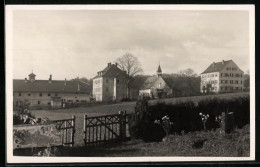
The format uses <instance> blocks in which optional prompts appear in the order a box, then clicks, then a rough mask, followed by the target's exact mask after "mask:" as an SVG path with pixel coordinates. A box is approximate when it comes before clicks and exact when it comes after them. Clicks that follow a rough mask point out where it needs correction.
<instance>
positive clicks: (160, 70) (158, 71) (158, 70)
mask: <svg viewBox="0 0 260 167" xmlns="http://www.w3.org/2000/svg"><path fill="white" fill-rule="evenodd" d="M161 72H162V69H161V66H160V64H159V66H158V69H157V73H161Z"/></svg>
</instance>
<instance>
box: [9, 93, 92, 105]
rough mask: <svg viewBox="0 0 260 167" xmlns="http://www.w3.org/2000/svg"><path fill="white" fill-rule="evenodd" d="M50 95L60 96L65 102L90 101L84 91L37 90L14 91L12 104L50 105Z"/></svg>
mask: <svg viewBox="0 0 260 167" xmlns="http://www.w3.org/2000/svg"><path fill="white" fill-rule="evenodd" d="M51 97H61V99H64V100H65V102H67V101H70V102H74V103H75V102H82V100H84V101H90V95H89V94H86V93H39V92H14V95H13V98H14V99H13V101H14V105H21V104H25V103H27V104H29V105H30V106H36V107H37V106H39V107H40V106H41V107H51V102H52V99H51Z"/></svg>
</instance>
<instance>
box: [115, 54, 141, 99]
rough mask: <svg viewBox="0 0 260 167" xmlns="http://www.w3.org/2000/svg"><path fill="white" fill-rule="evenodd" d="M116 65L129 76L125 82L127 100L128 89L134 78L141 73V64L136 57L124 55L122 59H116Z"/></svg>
mask: <svg viewBox="0 0 260 167" xmlns="http://www.w3.org/2000/svg"><path fill="white" fill-rule="evenodd" d="M116 63H117V64H118V67H119V68H120V69H121V70H123V71H126V73H127V75H128V76H129V79H128V81H127V97H128V98H129V94H130V87H131V84H132V83H133V80H134V76H135V75H137V74H140V73H142V72H143V69H142V68H141V63H140V62H139V61H138V59H137V57H135V56H134V55H133V54H131V53H126V54H124V55H123V56H122V57H119V58H117V59H116Z"/></svg>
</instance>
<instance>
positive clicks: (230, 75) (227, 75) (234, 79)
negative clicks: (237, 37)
mask: <svg viewBox="0 0 260 167" xmlns="http://www.w3.org/2000/svg"><path fill="white" fill-rule="evenodd" d="M232 68H233V69H232ZM243 82H244V73H243V71H242V70H240V69H239V68H238V67H237V66H236V65H235V64H233V63H230V64H228V65H227V66H226V67H225V68H224V69H222V70H221V71H220V85H219V86H220V92H230V91H231V92H235V91H242V90H243V89H244V84H243Z"/></svg>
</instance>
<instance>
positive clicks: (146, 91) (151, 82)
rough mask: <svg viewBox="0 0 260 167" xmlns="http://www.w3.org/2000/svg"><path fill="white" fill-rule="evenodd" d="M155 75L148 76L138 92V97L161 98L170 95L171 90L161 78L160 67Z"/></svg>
mask: <svg viewBox="0 0 260 167" xmlns="http://www.w3.org/2000/svg"><path fill="white" fill-rule="evenodd" d="M156 73H157V74H156V75H154V76H150V77H148V78H147V79H146V80H145V82H144V84H143V85H142V87H141V89H140V90H139V96H144V97H150V98H161V97H165V96H168V95H170V94H172V89H171V88H170V85H169V84H168V83H167V82H166V79H165V78H164V77H163V74H162V69H161V66H160V65H159V66H158V69H157V71H156Z"/></svg>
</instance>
